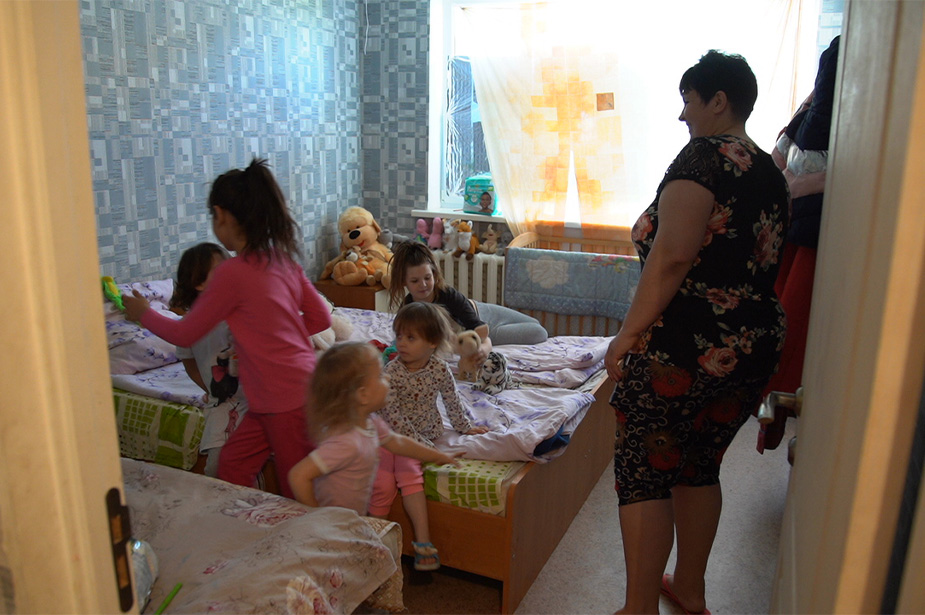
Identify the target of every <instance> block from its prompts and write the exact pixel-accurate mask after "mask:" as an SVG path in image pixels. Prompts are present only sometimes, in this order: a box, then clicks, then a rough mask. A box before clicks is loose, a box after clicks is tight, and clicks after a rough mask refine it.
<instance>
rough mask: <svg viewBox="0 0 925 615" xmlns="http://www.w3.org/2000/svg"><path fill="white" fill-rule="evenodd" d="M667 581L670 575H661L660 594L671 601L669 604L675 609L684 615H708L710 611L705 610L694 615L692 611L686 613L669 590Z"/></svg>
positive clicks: (668, 581) (669, 584)
mask: <svg viewBox="0 0 925 615" xmlns="http://www.w3.org/2000/svg"><path fill="white" fill-rule="evenodd" d="M669 579H671V575H670V574H663V575H662V586H661V588H660V589H661V592H662V594H663V595H664V596H665V597H666V598H668V599H669V600H671V602H672V603H673V604H674V605H675V606H676V607H678V608H679V609H681V610H682V611H683V612H684V615H710V611H708V610H707V609H703V610H702V611H700V612H699V613H695V612H693V611H688V610H687V607H686V606H684V605H683V604H681V601H680V600H678V597H677V596H676V595H675V593H674V592H673V591H672V590H671V582H670V580H669Z"/></svg>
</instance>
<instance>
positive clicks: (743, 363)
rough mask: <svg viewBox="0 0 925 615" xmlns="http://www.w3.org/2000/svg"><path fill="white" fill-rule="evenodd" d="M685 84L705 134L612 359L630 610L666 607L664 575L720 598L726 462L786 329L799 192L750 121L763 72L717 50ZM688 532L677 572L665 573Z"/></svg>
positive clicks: (674, 175)
mask: <svg viewBox="0 0 925 615" xmlns="http://www.w3.org/2000/svg"><path fill="white" fill-rule="evenodd" d="M680 90H681V97H682V99H683V101H684V108H683V110H682V112H681V116H680V117H679V119H680V120H681V121H682V122H685V123H686V124H687V126H688V130H689V131H690V135H691V140H690V142H689V143H688V144H687V145H686V146H685V147H684V149H682V150H681V153H680V154H678V156H677V158H675V160H674V162H672V163H671V166H669V167H668V171H667V172H666V173H665V177H664V179H663V180H662V183H661V185H660V186H659V188H658V193H657V196H656V199H655V202H654V203H653V204H652V205H651V206H650V207H649V208H648V209H646V211H645V212H644V213H643V214H642V216H640V218H639V220H637V222H636V224H635V226H634V227H633V242H634V243H635V244H636V249H637V251H638V252H639V256H640V260H641V261H642V263H643V268H642V274H641V276H640V280H639V286H638V288H637V290H636V295H635V298H634V299H633V303H632V306H631V307H630V310H629V312H628V314H627V316H626V318H625V320H624V324H623V327H622V329H621V330H620V332H619V334H618V335H617V336H616V337H615V338H614V339H613V342H612V343H611V344H610V347H609V349H608V352H607V356H606V359H605V366H606V368H607V371H608V373H609V375H610V377H611V378H612V379H613V380H615V381H616V383H617V384H616V387H615V389H614V393H613V397H612V399H611V404H612V405H613V407H614V409H615V411H616V415H617V438H616V446H615V455H614V472H615V475H616V490H617V495H618V497H619V502H620V527H621V533H622V536H623V547H624V556H625V558H626V570H627V583H626V585H627V587H626V602H625V605H624V608H623V609H622V610H621V611H620V612H631V613H658V600H659V592H660V591H661V593H663V594H665V595H666V596H668V598H669V599H670V600H671V601H673V602H675V603H676V604H677V605H678V606H680V607H681V608H682V609H683V610H684V611H685V612H690V613H700V612H708V611H706V602H705V587H704V574H705V571H706V565H707V560H708V558H709V555H710V550H711V549H712V546H713V539H714V537H715V535H716V528H717V524H718V523H719V517H720V511H721V508H722V491H721V489H720V484H719V464H720V461H721V460H722V457H723V453H724V452H725V450H726V448H727V447H728V446H729V444H730V443H731V442H732V439H733V437H734V436H735V434H736V432H737V431H738V429H739V428H740V427H741V426H742V425H743V424H744V423H745V421H746V420H747V419H748V417H749V416H750V415H751V413H752V410H754V409H755V408H756V407H757V405H758V404H759V403H760V401H761V394H762V390H763V389H764V387H765V385H766V384H767V382H768V380H769V379H770V377H771V375H772V374H773V373H774V371H775V370H776V369H777V362H778V358H779V356H780V349H781V346H782V344H783V341H784V334H785V330H786V322H785V318H784V312H783V310H782V309H781V307H780V304H779V302H778V300H777V296H776V295H775V293H774V281H775V278H776V276H777V271H778V258H779V253H780V250H781V248H782V245H783V239H784V236H785V234H786V231H787V224H788V206H789V203H788V201H789V195H788V192H787V186H786V182H785V181H784V178H783V176H782V174H781V172H780V171H779V170H778V168H777V167H776V166H775V164H774V162H773V161H772V159H771V156H770V155H769V154H767V153H765V152H763V151H761V150H760V149H758V147H757V146H756V145H755V144H754V142H753V141H752V140H751V139H750V138H749V137H748V135H747V134H746V133H745V121H746V119H747V118H748V116H749V115H750V114H751V111H752V108H753V106H754V103H755V99H756V98H757V83H756V80H755V76H754V74H753V73H752V71H751V68H749V66H748V64H747V63H746V62H745V60H744V59H743V58H742V57H741V56H731V55H726V54H722V53H719V52H716V51H710V52H708V53H707V54H706V55H704V56H703V57H702V58H701V59H700V61H699V62H698V63H697V64H696V65H694V66H693V67H691V68H690V69H688V70H687V72H685V73H684V76H683V77H682V78H681V83H680ZM675 532H677V536H678V554H677V563H676V565H675V569H674V574H673V575H671V574H663V573H664V570H665V565H666V563H667V560H668V556H669V554H670V552H671V548H672V544H673V540H674V533H675Z"/></svg>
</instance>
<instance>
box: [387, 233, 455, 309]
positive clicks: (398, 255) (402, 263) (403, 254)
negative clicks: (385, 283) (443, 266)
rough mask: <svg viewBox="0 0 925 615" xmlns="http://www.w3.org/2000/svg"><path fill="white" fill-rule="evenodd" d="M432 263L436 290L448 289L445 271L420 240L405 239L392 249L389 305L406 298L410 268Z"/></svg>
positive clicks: (393, 305) (391, 305)
mask: <svg viewBox="0 0 925 615" xmlns="http://www.w3.org/2000/svg"><path fill="white" fill-rule="evenodd" d="M419 265H430V268H431V270H432V271H433V274H434V291H438V290H446V282H445V281H444V280H443V272H442V271H441V270H440V267H439V266H438V265H437V259H435V258H434V253H433V252H432V251H431V249H430V248H429V247H427V245H426V244H423V243H421V242H420V241H403V242H401V243H400V244H398V246H397V247H396V248H395V249H394V250H392V280H391V283H390V285H389V307H393V308H394V307H396V306H399V305H401V304H402V303H403V302H404V300H405V276H407V275H408V269H410V268H411V267H417V266H419Z"/></svg>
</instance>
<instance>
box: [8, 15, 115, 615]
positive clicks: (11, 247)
mask: <svg viewBox="0 0 925 615" xmlns="http://www.w3.org/2000/svg"><path fill="white" fill-rule="evenodd" d="M78 9H79V3H78V2H77V1H76V0H66V1H62V0H42V1H39V0H35V1H32V2H22V1H20V2H4V1H0V233H2V245H3V251H2V257H0V288H2V290H0V339H2V341H3V342H2V346H0V580H2V582H0V613H8V612H12V613H118V612H120V610H121V608H122V607H120V604H121V605H123V606H124V607H125V608H126V609H130V608H132V602H133V600H132V598H131V587H130V586H128V585H127V583H128V579H129V570H128V568H127V566H126V563H125V561H124V559H123V562H122V566H121V567H120V569H119V570H118V573H117V567H116V566H115V565H114V563H113V548H112V546H111V542H110V532H109V526H110V523H109V514H108V512H107V505H106V497H107V495H108V494H109V493H110V490H112V489H116V491H115V493H114V495H115V496H116V501H117V502H118V501H121V499H122V498H121V493H120V491H121V485H122V476H121V471H120V469H119V457H118V455H119V449H118V441H117V436H116V428H115V420H114V418H113V406H112V393H111V390H110V386H109V378H108V371H107V369H106V365H107V360H106V343H105V341H104V340H105V332H104V330H103V322H102V319H101V318H100V314H101V311H100V308H101V304H102V297H101V286H100V278H99V261H98V257H97V247H96V224H95V219H94V216H93V193H92V190H91V185H90V177H91V171H90V148H89V141H88V137H87V114H86V108H85V103H84V101H85V94H84V83H83V66H82V63H81V58H82V57H83V54H82V53H81V49H80V24H79V20H78ZM121 551H122V554H123V555H124V553H125V550H124V545H123V548H122V549H121ZM119 583H121V585H122V590H123V592H122V598H123V599H124V598H126V597H127V598H128V600H127V604H125V603H123V602H121V601H120V591H119V588H118V586H117V584H119ZM126 587H127V588H128V591H127V592H126V591H125V589H126Z"/></svg>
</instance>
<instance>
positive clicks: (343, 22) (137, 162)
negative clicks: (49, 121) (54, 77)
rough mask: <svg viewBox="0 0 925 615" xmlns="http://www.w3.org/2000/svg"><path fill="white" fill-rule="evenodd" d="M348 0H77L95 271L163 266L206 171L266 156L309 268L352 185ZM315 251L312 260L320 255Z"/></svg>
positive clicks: (354, 81)
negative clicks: (298, 232) (298, 230)
mask: <svg viewBox="0 0 925 615" xmlns="http://www.w3.org/2000/svg"><path fill="white" fill-rule="evenodd" d="M360 6H361V5H360V4H359V3H358V2H357V1H356V0H236V1H235V2H226V1H225V0H83V1H82V2H81V3H80V19H81V34H82V39H83V47H84V54H85V65H84V66H85V78H86V95H87V108H88V115H89V118H88V122H89V131H90V153H91V162H92V171H93V188H94V196H95V201H96V213H97V226H98V236H99V250H100V261H101V263H100V269H101V273H103V274H107V275H113V276H114V277H116V279H117V280H140V279H151V278H158V277H172V276H173V275H174V271H175V268H176V263H177V261H178V260H179V255H180V253H181V252H182V251H183V250H184V249H185V248H187V247H189V246H190V245H193V244H195V243H198V242H201V241H205V240H214V238H213V236H212V233H211V224H210V221H209V219H208V215H207V212H206V206H205V202H206V197H207V195H208V190H209V185H210V182H211V181H212V180H213V179H214V178H215V177H216V176H217V175H218V174H220V173H222V172H224V171H226V170H228V169H229V168H233V167H242V166H244V165H246V164H247V163H248V162H249V161H250V159H251V158H252V157H253V156H255V155H256V156H260V157H266V158H268V159H269V161H270V165H271V168H272V169H273V171H274V173H275V174H276V176H277V179H278V180H279V182H280V184H281V186H282V187H283V190H284V192H285V193H286V194H287V195H288V197H289V200H290V205H291V207H292V209H293V212H294V215H295V217H296V220H297V221H298V223H299V224H300V226H301V229H302V233H303V236H304V237H305V246H304V252H305V264H306V268H307V270H308V272H309V274H310V275H313V274H314V273H315V272H316V271H315V270H316V269H318V268H319V267H321V266H323V264H324V262H325V261H326V260H327V259H328V258H329V257H330V256H333V254H334V252H335V250H336V248H335V238H334V235H335V234H336V231H335V230H334V229H335V224H336V219H337V215H338V213H339V211H340V210H341V209H342V208H343V207H346V206H347V205H350V204H355V203H358V202H359V201H360V199H361V195H360V190H361V175H362V173H361V155H360V122H361V119H360V84H359V58H358V38H357V35H358V28H359V24H358V17H359V15H360ZM319 263H320V264H319Z"/></svg>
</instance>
